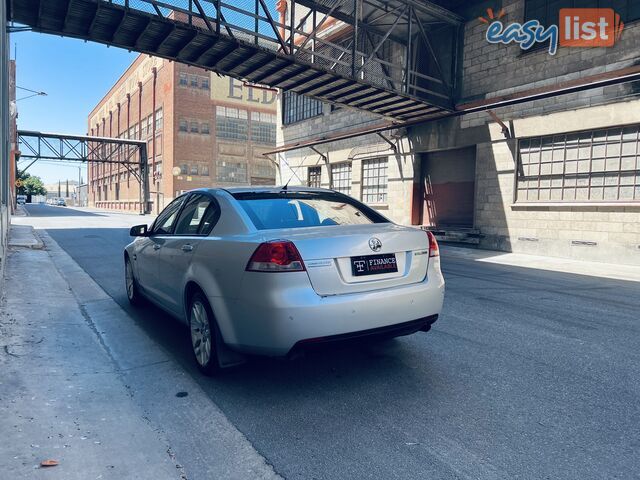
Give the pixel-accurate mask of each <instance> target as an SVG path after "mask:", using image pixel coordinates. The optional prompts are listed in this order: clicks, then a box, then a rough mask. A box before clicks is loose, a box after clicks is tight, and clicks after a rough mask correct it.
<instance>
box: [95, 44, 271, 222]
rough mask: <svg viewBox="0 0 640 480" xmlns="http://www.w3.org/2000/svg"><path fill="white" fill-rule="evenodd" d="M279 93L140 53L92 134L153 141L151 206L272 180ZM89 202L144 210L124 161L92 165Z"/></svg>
mask: <svg viewBox="0 0 640 480" xmlns="http://www.w3.org/2000/svg"><path fill="white" fill-rule="evenodd" d="M275 113H276V93H275V92H274V91H271V90H264V89H259V88H254V87H252V86H248V85H245V84H243V83H242V82H240V81H238V80H232V79H230V78H227V77H220V76H218V75H216V74H212V73H210V72H207V71H205V70H202V69H199V68H195V67H190V66H187V65H182V64H178V63H173V62H169V61H167V60H163V59H160V58H155V57H149V56H147V55H140V56H139V57H138V58H137V59H136V60H135V61H134V62H133V63H132V65H131V66H130V67H129V68H128V69H127V70H126V71H125V73H124V74H123V75H122V76H121V77H120V79H119V80H118V81H117V82H116V84H115V85H114V86H113V87H112V88H111V89H110V90H109V92H108V93H107V94H106V95H105V97H104V98H103V99H102V100H101V101H100V103H99V104H98V105H96V107H95V108H94V109H93V110H92V111H91V113H90V114H89V118H88V132H89V134H90V135H95V136H104V137H117V138H127V139H136V140H140V139H142V140H145V141H147V152H148V159H149V172H150V181H149V184H150V190H151V204H152V205H151V211H153V212H157V211H158V210H159V209H162V208H163V206H164V205H166V204H168V202H169V201H170V200H171V199H172V198H174V197H175V196H176V195H178V194H180V193H181V192H183V191H185V190H191V189H193V188H201V187H211V186H216V185H219V186H225V185H248V184H257V185H265V184H266V185H272V184H273V183H274V181H275V172H276V169H275V166H274V164H273V162H272V161H270V160H269V159H268V158H267V157H264V156H263V155H262V154H263V153H264V152H265V151H268V150H270V149H272V148H273V147H274V145H275V135H276V118H275ZM88 185H89V205H91V206H95V207H99V208H107V209H115V210H133V211H139V210H140V205H141V204H140V185H139V182H138V180H137V179H136V178H135V175H133V174H132V172H130V171H128V170H127V168H126V167H125V166H124V165H116V164H109V163H105V164H97V163H91V162H90V163H89V168H88Z"/></svg>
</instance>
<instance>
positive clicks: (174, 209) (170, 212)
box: [151, 197, 184, 235]
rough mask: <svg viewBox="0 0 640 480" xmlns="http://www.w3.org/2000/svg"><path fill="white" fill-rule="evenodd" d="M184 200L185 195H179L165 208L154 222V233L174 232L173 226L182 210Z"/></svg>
mask: <svg viewBox="0 0 640 480" xmlns="http://www.w3.org/2000/svg"><path fill="white" fill-rule="evenodd" d="M182 202H184V197H178V198H176V199H175V200H174V201H173V202H171V203H170V204H169V205H168V206H167V208H165V209H164V210H163V211H162V212H161V213H160V215H159V216H158V218H157V219H156V221H155V223H154V224H153V231H152V232H151V233H152V234H153V235H167V234H171V233H173V227H174V225H175V223H176V217H177V216H178V212H179V211H180V207H181V206H182Z"/></svg>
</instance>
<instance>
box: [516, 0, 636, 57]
mask: <svg viewBox="0 0 640 480" xmlns="http://www.w3.org/2000/svg"><path fill="white" fill-rule="evenodd" d="M561 8H614V10H615V11H616V13H618V14H620V18H621V20H622V21H623V22H625V23H629V22H632V21H634V20H638V19H640V3H639V2H638V1H637V0H617V1H615V2H612V1H611V0H563V1H562V2H560V1H558V0H527V1H526V2H525V7H524V20H525V21H527V20H539V21H540V23H541V24H542V25H544V26H545V27H546V26H549V25H551V24H556V25H557V24H558V19H559V11H560V9H561ZM534 48H535V47H534Z"/></svg>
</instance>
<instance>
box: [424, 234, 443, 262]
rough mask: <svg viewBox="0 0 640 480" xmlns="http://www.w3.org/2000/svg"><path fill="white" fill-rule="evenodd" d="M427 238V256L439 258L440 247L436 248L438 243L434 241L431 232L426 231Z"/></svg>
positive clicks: (434, 238)
mask: <svg viewBox="0 0 640 480" xmlns="http://www.w3.org/2000/svg"><path fill="white" fill-rule="evenodd" d="M427 237H429V256H430V257H439V256H440V247H438V241H437V240H436V236H435V235H434V234H433V232H430V231H428V230H427Z"/></svg>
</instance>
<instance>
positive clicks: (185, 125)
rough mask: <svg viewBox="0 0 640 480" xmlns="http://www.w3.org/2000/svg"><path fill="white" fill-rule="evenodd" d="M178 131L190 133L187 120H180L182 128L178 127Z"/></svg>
mask: <svg viewBox="0 0 640 480" xmlns="http://www.w3.org/2000/svg"><path fill="white" fill-rule="evenodd" d="M178 129H179V130H180V131H181V132H187V131H189V125H188V124H187V121H186V120H180V126H179V127H178Z"/></svg>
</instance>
